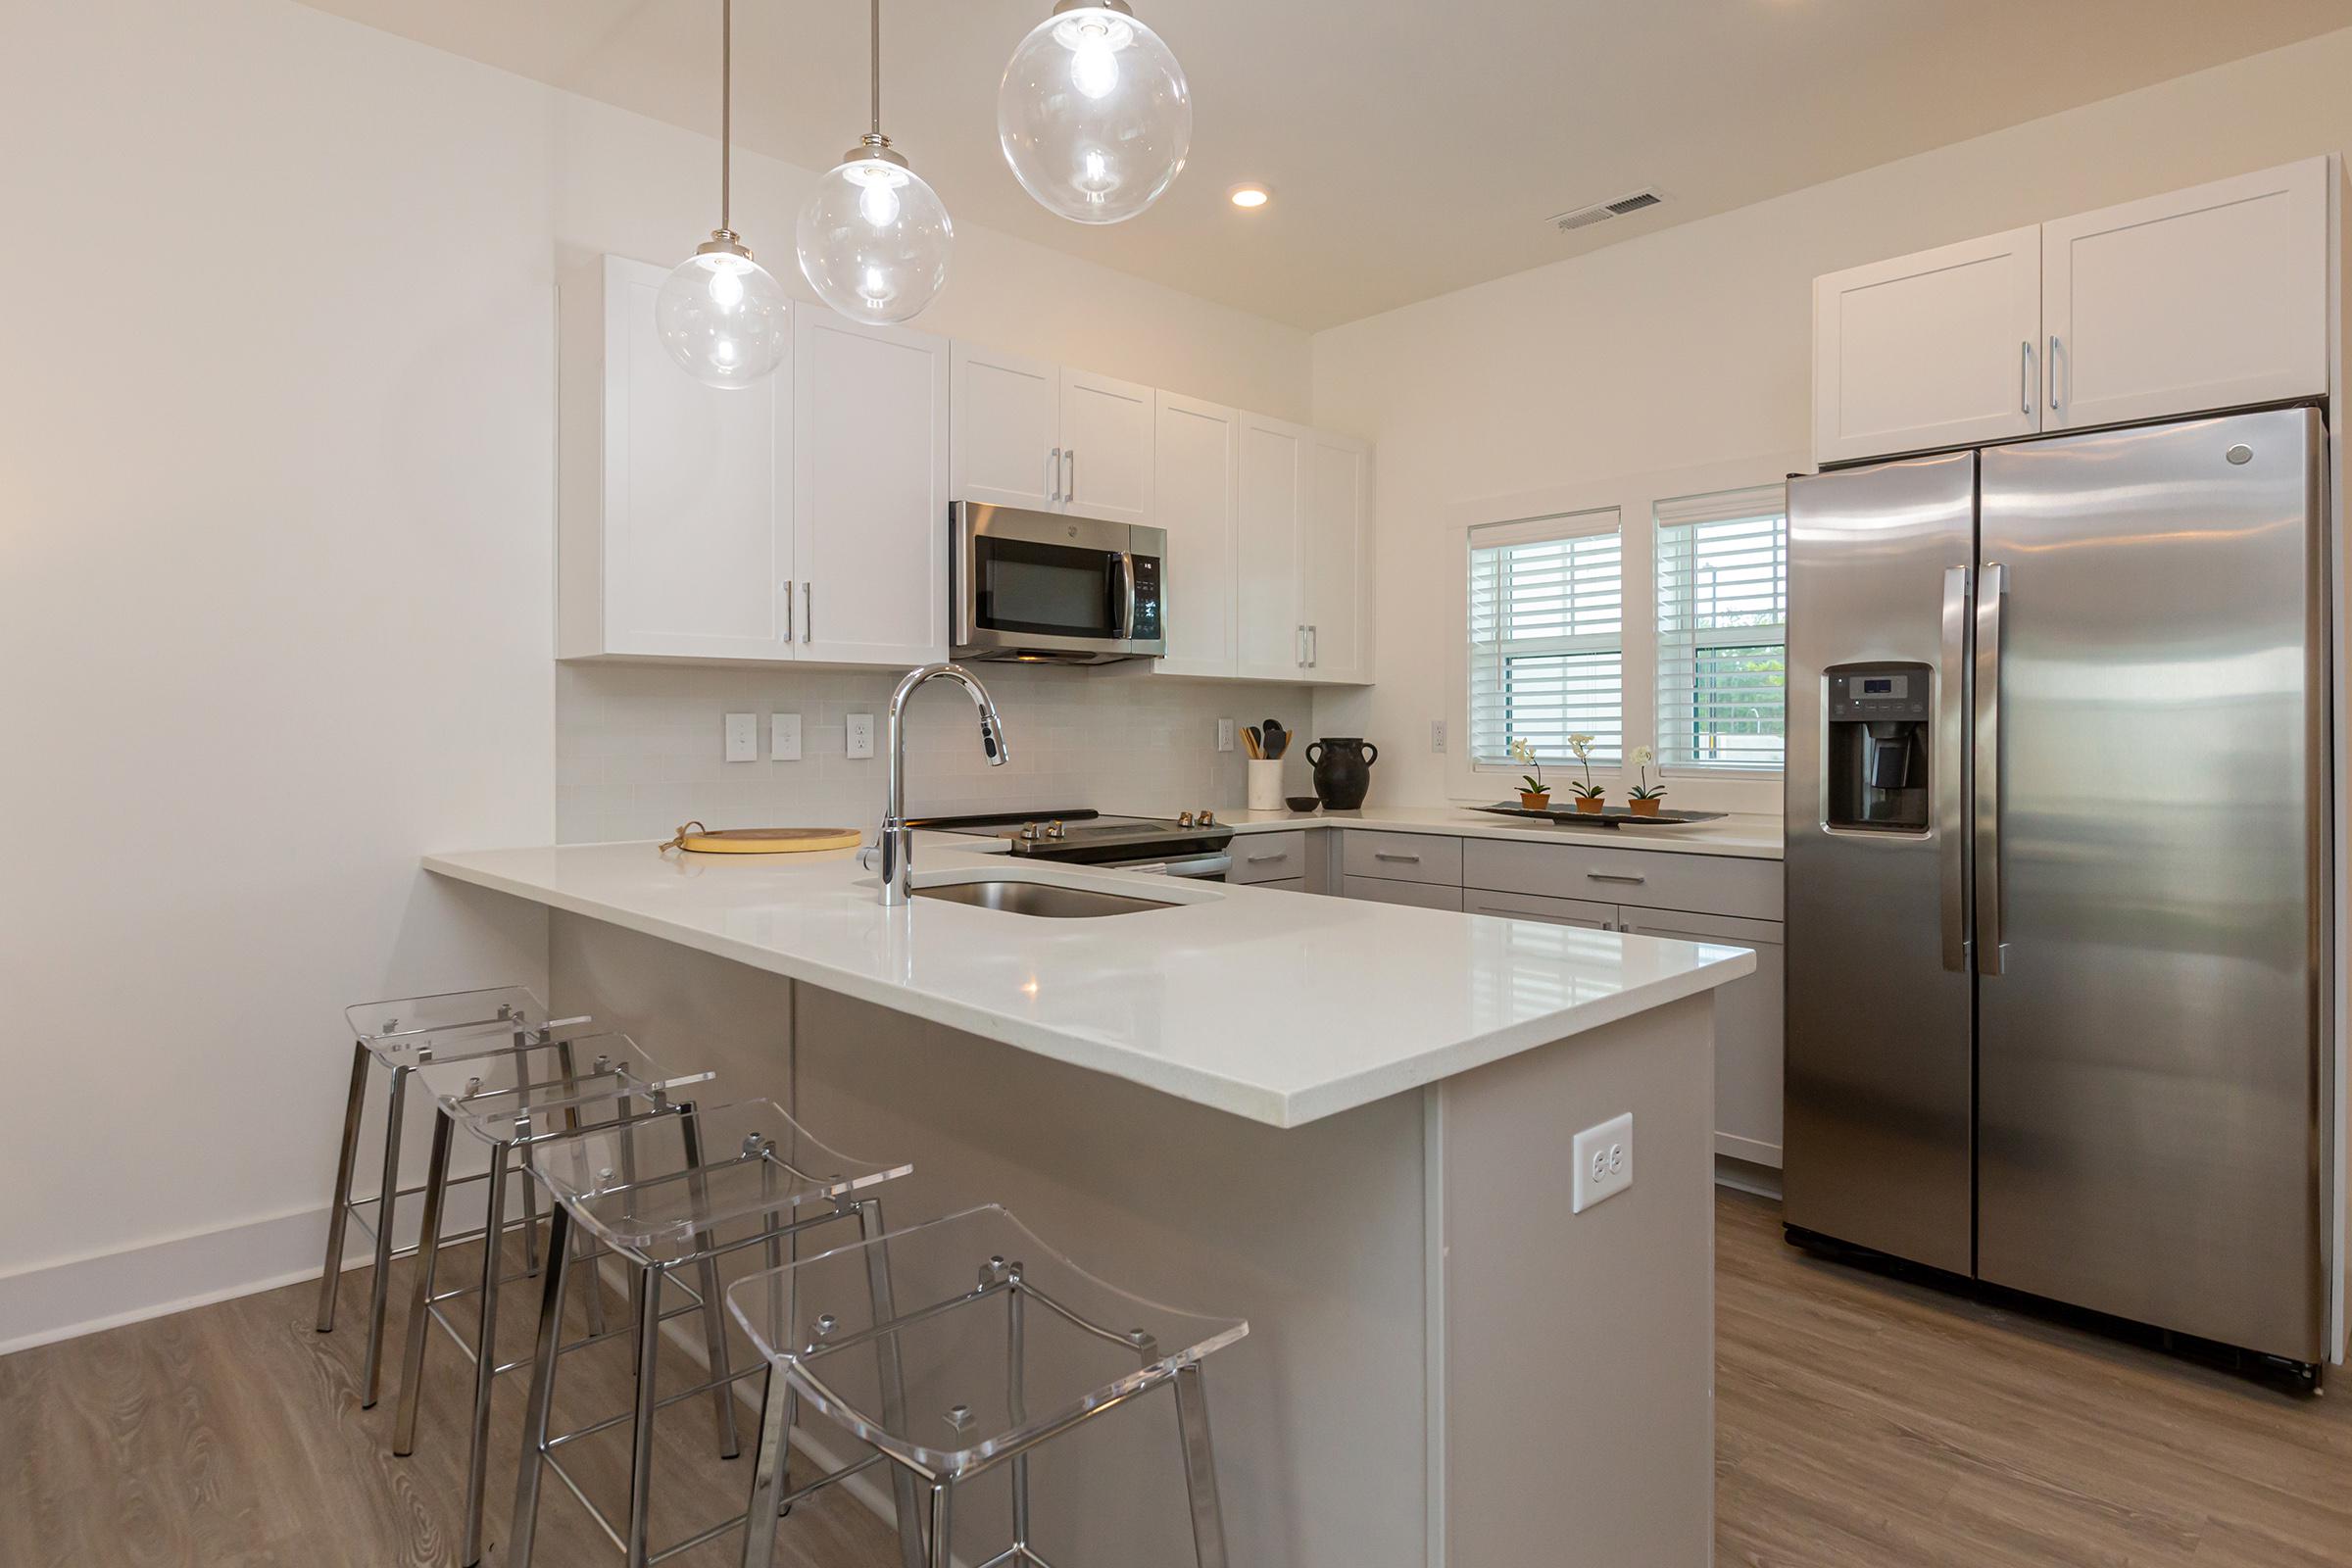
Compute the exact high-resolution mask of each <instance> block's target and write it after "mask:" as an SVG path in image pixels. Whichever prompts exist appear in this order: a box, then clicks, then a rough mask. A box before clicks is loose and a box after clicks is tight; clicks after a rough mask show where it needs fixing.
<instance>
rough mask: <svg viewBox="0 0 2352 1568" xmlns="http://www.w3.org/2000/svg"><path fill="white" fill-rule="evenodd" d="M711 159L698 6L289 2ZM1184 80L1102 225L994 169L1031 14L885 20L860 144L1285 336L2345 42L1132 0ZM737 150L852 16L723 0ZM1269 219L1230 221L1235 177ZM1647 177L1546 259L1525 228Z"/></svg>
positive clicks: (802, 109)
mask: <svg viewBox="0 0 2352 1568" xmlns="http://www.w3.org/2000/svg"><path fill="white" fill-rule="evenodd" d="M312 3H314V4H316V5H318V7H319V9H320V10H323V11H330V12H334V13H337V14H338V15H342V16H346V17H350V18H353V19H356V20H358V21H361V22H365V23H368V25H372V26H376V27H381V28H383V29H385V30H387V31H390V32H395V33H399V34H402V35H404V36H407V37H411V38H415V39H417V40H419V41H421V42H424V43H429V44H432V45H435V46H437V47H439V48H443V49H447V50H451V51H453V52H455V53H458V54H462V55H467V56H470V57H472V58H474V59H477V60H482V61H486V62H488V63H490V64H492V65H496V66H501V67H504V68H506V69H508V70H511V71H515V72H518V73H522V74H524V75H528V76H532V77H536V78H538V79H540V80H542V81H547V82H551V83H554V84H556V85H559V86H563V87H566V88H570V89H572V90H574V91H576V92H580V93H584V94H586V95H588V96H590V97H593V98H598V99H602V100H604V101H606V102H608V103H612V104H616V105H619V106H621V107H623V108H627V109H632V110H635V111H638V112H640V113H643V114H646V115H650V116H653V117H655V118H657V119H660V120H664V121H667V122H670V123H674V124H679V125H685V126H690V127H692V128H694V129H697V130H703V131H707V132H709V133H711V134H713V135H715V134H716V132H717V122H718V109H717V98H716V89H715V81H716V74H717V45H718V0H312ZM1134 4H1135V7H1136V10H1137V12H1138V14H1139V15H1140V16H1141V17H1142V18H1143V19H1144V20H1145V21H1147V22H1149V23H1150V24H1151V25H1152V26H1153V27H1154V28H1156V29H1157V30H1158V31H1159V33H1160V35H1161V36H1162V37H1164V38H1166V39H1167V40H1168V42H1169V44H1170V46H1171V47H1172V48H1174V49H1175V51H1176V54H1177V58H1178V59H1179V60H1181V61H1182V62H1183V63H1184V66H1185V70H1186V73H1187V75H1188V76H1189V77H1190V79H1191V82H1192V87H1193V96H1194V104H1195V124H1196V130H1195V139H1194V145H1193V155H1192V161H1191V163H1190V165H1189V166H1188V167H1187V168H1186V170H1185V172H1184V174H1183V176H1182V177H1181V178H1179V179H1178V180H1177V182H1176V184H1175V185H1174V187H1172V188H1171V189H1170V191H1169V192H1168V194H1167V195H1166V196H1164V197H1163V198H1161V200H1160V202H1159V204H1158V206H1157V207H1155V208H1153V209H1152V211H1151V212H1149V213H1146V214H1145V215H1143V216H1142V217H1141V218H1138V219H1136V220H1134V221H1130V222H1127V223H1123V224H1118V225H1115V226H1113V227H1109V228H1090V227H1082V226H1080V225H1078V224H1074V223H1068V222H1064V221H1059V220H1057V219H1054V218H1052V217H1050V216H1048V215H1047V214H1046V213H1045V212H1044V211H1043V210H1042V209H1040V208H1038V207H1037V206H1036V205H1035V204H1034V203H1033V202H1031V201H1030V200H1029V198H1028V197H1027V195H1026V194H1024V193H1023V192H1022V190H1021V189H1020V187H1019V186H1018V185H1016V184H1015V183H1014V182H1013V178H1012V175H1011V173H1010V172H1009V171H1007V170H1006V168H1005V164H1004V160H1003V158H1002V157H1001V155H1000V154H999V153H998V151H997V145H996V118H995V97H996V89H997V82H998V79H999V77H1000V76H1001V75H1002V73H1003V71H1004V62H1005V58H1006V57H1007V56H1008V55H1009V54H1010V53H1011V51H1012V46H1013V44H1014V43H1015V42H1017V41H1018V40H1019V38H1020V37H1021V35H1022V34H1023V32H1025V31H1026V30H1027V29H1028V27H1029V26H1030V25H1032V24H1033V23H1034V22H1036V21H1037V20H1038V19H1039V18H1041V17H1043V16H1044V15H1045V14H1046V13H1047V11H1048V10H1050V9H1051V6H1050V3H1049V0H918V3H908V0H891V3H890V4H888V5H886V6H885V8H884V34H883V39H884V65H885V70H886V73H887V75H886V79H885V82H884V99H883V128H884V129H886V130H888V131H889V132H890V134H891V136H892V138H893V140H895V141H896V142H897V144H898V145H899V147H900V148H901V149H902V150H903V151H905V152H906V153H907V155H908V156H909V157H910V158H911V159H912V160H913V161H914V165H915V167H916V168H917V169H918V170H920V171H921V172H922V173H923V174H924V175H925V177H927V178H928V179H929V180H930V181H931V182H932V184H933V185H934V186H936V187H937V188H938V190H939V192H940V194H941V196H942V197H943V198H944V199H945V200H946V202H947V204H948V208H949V211H950V212H951V213H952V214H953V215H954V216H955V217H956V219H957V220H959V221H966V222H978V223H984V224H987V225H988V226H990V227H992V228H997V229H1000V230H1003V231H1005V232H1009V233H1013V234H1018V235H1021V236H1023V237H1025V238H1028V239H1032V240H1035V241H1037V242H1038V243H1040V244H1044V245H1049V246H1052V247H1054V249H1057V250H1062V251H1067V252H1070V253H1072V254H1075V255H1079V256H1084V257H1087V258H1088V259H1090V260H1093V261H1097V262H1101V263H1103V265H1104V266H1107V267H1113V268H1117V269H1119V270H1122V271H1127V272H1133V273H1137V274H1140V275H1142V276H1145V277H1150V278H1155V279H1157V280H1159V281H1161V282H1164V283H1167V284H1169V285H1171V286H1172V287H1175V288H1180V289H1183V290H1185V291H1187V292H1189V293H1193V294H1198V295H1201V296H1205V297H1207V298H1209V299H1214V300H1219V301H1222V302H1224V303H1226V304H1229V305H1233V306H1237V307H1239V308H1241V309H1243V310H1248V311H1253V312H1256V313H1258V314H1260V315H1263V316H1268V317H1272V318H1274V319H1277V320H1281V321H1287V322H1290V323H1292V324H1294V325H1297V326H1300V327H1305V328H1310V329H1312V328H1318V327H1324V326H1330V325H1333V324H1336V323H1338V322H1341V321H1347V320H1352V319H1356V318H1358V317H1362V316H1367V315H1371V314H1373V313H1375V312H1378V311H1382V310H1387V309H1389V308H1391V307H1394V306H1397V305H1402V304H1405V303H1408V302H1410V301H1413V300H1417V299H1424V298H1427V297H1429V296H1431V295H1434V294H1441V293H1444V292H1446V291H1447V290H1449V289H1455V288H1460V287H1463V286H1465V285H1467V284H1471V283H1476V282H1480V281H1483V280H1485V279H1487V278H1492V277H1499V276H1502V275H1504V274H1506V273H1509V272H1515V271H1520V270H1525V269H1527V268H1530V267H1538V266H1541V265H1543V264H1544V263H1546V262H1552V261H1557V260H1559V259H1561V258H1563V257H1568V256H1574V255H1577V254H1579V253H1581V252H1583V251H1586V250H1591V249H1593V248H1595V247H1597V246H1600V245H1603V244H1611V243H1614V242H1616V241H1618V240H1621V239H1625V238H1629V237H1631V236H1633V235H1636V234H1640V233H1644V232H1647V231H1649V230H1652V229H1655V228H1658V227H1662V226H1665V225H1667V224H1672V223H1678V222H1688V221H1691V219H1694V218H1701V217H1704V216H1706V215H1707V214H1709V213H1716V212H1723V211H1726V210H1728V209H1730V208H1734V207H1740V206H1744V205H1746V204H1748V203H1750V202H1755V201H1761V200H1763V199H1765V198H1767V197H1770V196H1775V195H1778V194H1781V193H1782V192H1785V191H1789V190H1795V189H1799V188H1801V187H1803V186H1806V185H1810V184H1814V183H1817V182H1819V181H1821V180H1824V179H1830V178H1834V177H1836V176H1838V175H1839V174H1844V173H1850V172H1854V171H1856V170H1860V169H1867V168H1870V167H1872V166H1873V165H1877V164H1882V163H1886V162H1887V161H1888V160H1891V159H1895V158H1901V157H1905V156H1907V155H1909V154H1911V153H1915V152H1921V151H1925V150H1926V149H1928V148H1931V147H1938V146H1942V145H1944V144H1946V143H1949V142H1954V141H1959V140H1962V139H1965V138H1967V137H1969V136H1973V135H1978V134H1982V133H1983V132H1985V131H1988V130H1994V129H1998V128H2000V127H2002V126H2004V125H2012V124H2016V123H2020V122H2022V121H2027V120H2032V119H2035V118H2037V117H2039V116H2042V115H2047V114H2052V113H2055V112H2056V111H2058V110H2061V109H2065V108H2069V107H2072V106H2074V105H2077V104H2082V103H2089V102H2093V101H2095V100H2097V99H2100V98H2106V97H2111V96H2113V95H2115V94H2117V93H2120V92H2126V91H2129V90H2131V88H2134V87H2139V86H2144V85H2146V84H2148V83H2151V82H2156V81H2162V80H2165V79H2166V78H2168V77H2172V76H2177V75H2181V74H2184V73H2188V72H2191V71H2196V70H2199V69H2201V68H2203V67H2206V66H2211V65H2216V64H2219V63H2221V62H2223V61H2226V60H2232V59H2238V58H2242V57H2243V56H2246V55H2250V54H2256V53H2259V52H2261V51H2262V50H2265V49H2271V48H2275V47H2277V46H2278V45H2280V44H2285V43H2290V42H2293V41H2295V40H2297V39H2300V38H2305V37H2309V36H2312V35H2314V34H2317V33H2321V32H2325V31H2328V30H2330V29H2333V28H2336V27H2341V26H2346V25H2352V0H1485V3H1484V4H1481V5H1477V6H1469V5H1462V4H1453V3H1438V0H1419V3H1403V4H1400V3H1397V0H1389V3H1387V4H1380V3H1377V0H1376V3H1370V4H1367V3H1364V0H1356V3H1352V4H1345V5H1343V4H1341V3H1339V0H1134ZM735 21H736V52H735V61H736V78H735V79H736V131H737V138H738V140H739V141H740V142H741V143H743V144H745V145H747V146H750V147H753V148H756V149H758V150H760V151H762V152H766V153H769V154H772V155H774V156H776V157H779V158H783V159H785V160H787V161H789V162H792V163H795V164H800V165H803V166H806V167H809V168H818V169H821V168H826V167H829V166H830V165H831V163H832V162H833V161H834V160H835V159H836V158H837V157H838V156H839V155H840V153H841V150H842V149H843V148H844V147H846V146H848V145H849V144H850V143H851V142H852V141H853V140H854V139H855V137H856V135H857V133H858V131H860V130H862V129H864V128H865V117H866V108H865V91H866V57H865V23H866V8H865V7H864V6H862V5H859V4H858V3H857V0H741V3H740V4H738V5H737V6H736V19H735ZM1245 179H1254V180H1262V181H1264V182H1265V183H1266V184H1268V185H1270V186H1271V187H1272V188H1273V190H1274V193H1275V194H1274V202H1273V205H1272V206H1270V207H1268V208H1266V209H1264V210H1263V211H1260V212H1258V213H1255V214H1244V213H1239V212H1237V211H1235V210H1234V209H1233V208H1231V207H1230V206H1229V205H1228V204H1227V202H1226V200H1225V192H1226V190H1227V189H1228V188H1229V187H1230V186H1232V185H1234V184H1235V183H1237V182H1239V181H1241V180H1245ZM1653 183H1654V184H1656V185H1657V186H1659V187H1660V188H1661V189H1663V190H1664V191H1665V192H1666V193H1667V195H1668V197H1669V198H1670V199H1669V201H1668V203H1667V205H1666V206H1664V207H1663V208H1660V209H1657V210H1654V211H1651V212H1648V213H1644V214H1642V215H1640V216H1637V217H1633V218H1623V219H1618V220H1615V221H1611V222H1608V223H1605V224H1601V225H1598V226H1597V227H1595V228H1593V229H1589V230H1586V231H1584V232H1581V233H1578V234H1574V235H1562V234H1559V233H1556V232H1554V231H1553V230H1552V228H1551V227H1550V225H1548V224H1547V223H1546V222H1545V221H1544V220H1545V219H1546V218H1547V217H1549V216H1550V215H1552V214H1554V213H1558V212H1562V211H1565V210H1567V209H1570V208H1574V207H1580V206H1583V205H1585V204H1587V203H1589V202H1594V201H1601V200H1607V199H1610V198H1613V197H1616V196H1619V195H1622V194H1624V193H1625V192H1627V191H1629V190H1632V189H1634V188H1636V187H1638V186H1641V185H1644V184H1653Z"/></svg>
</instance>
